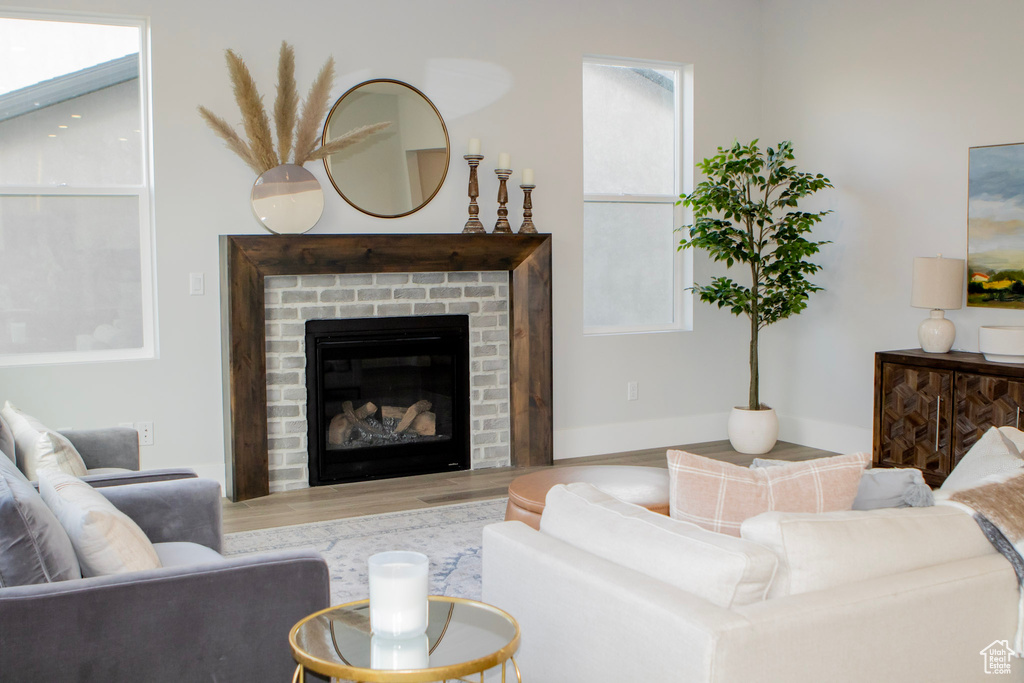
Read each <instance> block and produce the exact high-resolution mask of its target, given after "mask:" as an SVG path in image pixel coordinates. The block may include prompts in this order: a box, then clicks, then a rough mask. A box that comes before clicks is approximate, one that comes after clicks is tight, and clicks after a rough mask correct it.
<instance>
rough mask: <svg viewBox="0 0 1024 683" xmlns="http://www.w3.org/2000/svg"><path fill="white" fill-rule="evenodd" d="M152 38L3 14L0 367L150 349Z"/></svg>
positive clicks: (141, 29)
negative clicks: (149, 65)
mask: <svg viewBox="0 0 1024 683" xmlns="http://www.w3.org/2000/svg"><path fill="white" fill-rule="evenodd" d="M147 41H148V29H147V26H146V24H145V23H144V22H142V21H137V20H110V19H104V20H102V21H100V20H97V19H94V18H91V17H90V18H86V17H72V16H67V15H62V16H59V17H57V16H55V15H42V14H11V13H5V14H3V15H0V365H29V364H39V363H61V362H82V361H101V360H123V359H130V358H152V357H154V355H155V320H154V317H155V316H154V306H153V257H152V218H151V204H152V202H151V187H150V165H149V132H148V131H149V88H148V83H147V73H148V69H147V52H148V44H147Z"/></svg>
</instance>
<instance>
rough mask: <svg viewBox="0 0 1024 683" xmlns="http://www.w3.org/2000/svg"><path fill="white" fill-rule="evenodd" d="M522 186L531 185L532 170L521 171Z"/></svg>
mask: <svg viewBox="0 0 1024 683" xmlns="http://www.w3.org/2000/svg"><path fill="white" fill-rule="evenodd" d="M523 185H533V169H532V168H524V169H523Z"/></svg>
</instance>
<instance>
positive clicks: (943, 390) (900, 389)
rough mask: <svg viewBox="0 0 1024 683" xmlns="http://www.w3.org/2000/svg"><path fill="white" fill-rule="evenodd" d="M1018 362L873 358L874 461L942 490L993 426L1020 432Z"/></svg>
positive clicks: (955, 356) (1022, 402)
mask: <svg viewBox="0 0 1024 683" xmlns="http://www.w3.org/2000/svg"><path fill="white" fill-rule="evenodd" d="M1021 412H1024V364H1018V363H993V362H991V361H987V360H985V357H984V356H982V355H981V354H980V353H965V352H963V351H953V352H952V353H926V352H924V351H922V350H921V349H910V350H906V351H879V352H878V353H876V354H875V415H874V462H875V465H876V466H882V467H916V468H918V469H920V470H921V471H922V472H924V478H925V481H927V482H928V483H929V484H931V485H932V486H937V485H939V484H941V483H942V482H943V481H944V480H945V478H946V476H947V475H948V474H949V473H950V472H951V471H952V469H953V468H954V467H955V466H956V464H957V463H958V462H960V459H961V458H963V456H964V454H965V453H967V451H969V450H970V449H971V446H973V445H974V444H975V443H976V442H977V441H978V439H979V438H980V437H981V435H982V434H984V433H985V431H986V430H987V429H989V428H990V427H992V426H996V427H1003V426H1007V425H1008V426H1011V427H1017V428H1018V429H1020V428H1021V427H1024V419H1022V418H1024V415H1021Z"/></svg>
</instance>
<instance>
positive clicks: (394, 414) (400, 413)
mask: <svg viewBox="0 0 1024 683" xmlns="http://www.w3.org/2000/svg"><path fill="white" fill-rule="evenodd" d="M407 410H409V408H408V406H406V407H401V406H383V407H382V408H381V409H380V416H381V417H382V418H383V419H385V420H387V419H392V420H401V419H402V418H403V417H405V411H407Z"/></svg>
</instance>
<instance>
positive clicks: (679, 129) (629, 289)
mask: <svg viewBox="0 0 1024 683" xmlns="http://www.w3.org/2000/svg"><path fill="white" fill-rule="evenodd" d="M688 87H689V79H688V73H687V72H686V71H685V70H684V69H683V68H682V67H679V66H673V65H667V64H653V63H650V62H632V61H609V60H603V59H596V58H595V59H586V60H584V63H583V192H584V196H583V282H584V291H583V324H584V332H585V333H588V334H608V333H624V332H652V331H662V330H678V329H686V328H687V327H688V325H689V305H688V297H684V296H683V294H684V291H683V290H684V289H685V287H686V286H687V285H688V280H687V278H688V272H685V271H688V263H689V252H684V253H683V254H679V253H678V252H677V251H676V245H677V243H678V241H679V240H678V235H677V234H676V232H675V229H676V228H677V227H678V226H679V225H681V224H682V222H681V216H680V213H679V211H677V209H676V206H675V203H676V201H677V200H678V198H679V193H680V191H681V187H682V185H683V183H682V182H681V179H680V169H681V153H682V149H683V147H684V145H683V144H682V137H683V135H682V133H683V132H685V131H686V130H688V126H687V125H686V122H687V121H688V120H689V117H688V116H687V117H685V119H686V120H685V121H684V116H683V111H682V104H683V102H684V99H683V93H682V91H683V90H684V89H687V88H688ZM689 99H690V98H686V100H689ZM687 147H688V145H687ZM691 165H692V164H691Z"/></svg>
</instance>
